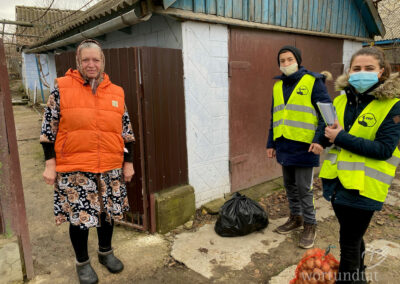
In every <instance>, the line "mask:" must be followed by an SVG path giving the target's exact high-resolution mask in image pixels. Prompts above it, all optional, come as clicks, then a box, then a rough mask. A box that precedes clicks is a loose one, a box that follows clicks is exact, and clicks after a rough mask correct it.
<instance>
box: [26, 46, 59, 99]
mask: <svg viewBox="0 0 400 284" xmlns="http://www.w3.org/2000/svg"><path fill="white" fill-rule="evenodd" d="M22 59H23V67H22V70H23V71H22V77H23V83H24V86H25V90H26V92H29V94H30V95H31V96H32V94H33V92H34V89H35V84H36V88H37V102H42V96H41V90H40V83H39V82H40V80H39V74H38V70H37V66H36V59H35V54H26V53H22ZM39 64H40V65H41V66H42V71H43V74H42V73H41V78H42V83H43V84H42V86H43V91H44V95H45V102H46V101H47V97H48V95H49V93H50V90H52V89H53V88H54V79H55V78H56V71H55V70H56V65H55V60H54V54H40V57H39ZM46 85H47V86H46ZM31 99H33V98H32V97H31Z"/></svg>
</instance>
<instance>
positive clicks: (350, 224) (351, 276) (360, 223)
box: [332, 202, 374, 284]
mask: <svg viewBox="0 0 400 284" xmlns="http://www.w3.org/2000/svg"><path fill="white" fill-rule="evenodd" d="M332 206H333V210H334V211H335V214H336V217H337V219H338V221H339V224H340V240H339V242H340V265H339V274H338V278H337V281H336V283H338V284H339V283H367V281H366V279H365V266H364V253H365V243H364V240H363V236H364V234H365V232H366V231H367V228H368V225H369V223H370V221H371V218H372V215H373V214H374V211H369V210H362V209H358V208H353V207H350V206H344V205H340V204H335V203H334V202H333V203H332Z"/></svg>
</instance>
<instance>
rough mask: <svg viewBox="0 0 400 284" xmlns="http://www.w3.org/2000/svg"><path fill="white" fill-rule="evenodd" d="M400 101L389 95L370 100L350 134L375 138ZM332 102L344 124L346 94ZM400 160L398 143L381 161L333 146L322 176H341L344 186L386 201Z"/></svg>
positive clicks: (374, 198)
mask: <svg viewBox="0 0 400 284" xmlns="http://www.w3.org/2000/svg"><path fill="white" fill-rule="evenodd" d="M398 101H399V99H387V100H373V101H372V102H370V103H369V104H368V105H367V106H366V107H365V109H364V110H363V111H362V112H361V114H360V115H359V116H358V118H357V120H356V121H355V122H354V124H353V126H352V127H351V129H350V131H349V134H351V135H354V136H357V137H361V138H364V139H368V140H371V141H373V140H375V135H376V132H377V131H378V129H379V127H380V125H381V124H382V122H383V121H384V120H385V118H386V116H387V115H388V113H389V111H390V110H391V109H392V107H393V106H394V105H395V104H396V103H397V102H398ZM333 104H334V106H335V108H336V112H337V115H338V120H339V123H340V125H342V126H343V125H344V111H345V108H346V104H347V96H346V95H345V94H343V95H340V96H338V97H337V98H336V99H335V100H334V102H333ZM399 163H400V151H399V150H398V149H397V147H396V149H395V150H394V152H393V154H392V157H391V158H389V159H387V160H386V161H382V160H376V159H372V158H367V157H365V156H362V155H358V154H355V153H352V152H350V151H347V150H345V149H340V148H338V147H336V146H334V147H332V148H331V149H330V151H329V152H328V154H327V156H326V159H325V160H324V163H323V165H322V168H321V171H320V174H319V176H320V177H321V178H326V179H334V178H336V177H338V178H339V180H340V182H341V183H342V185H343V187H344V188H347V189H355V190H358V191H359V192H360V195H362V196H365V197H368V198H370V199H373V200H376V201H379V202H384V201H385V199H386V195H387V193H388V189H389V187H390V185H391V183H392V181H393V178H394V176H395V173H396V168H397V166H398V165H399Z"/></svg>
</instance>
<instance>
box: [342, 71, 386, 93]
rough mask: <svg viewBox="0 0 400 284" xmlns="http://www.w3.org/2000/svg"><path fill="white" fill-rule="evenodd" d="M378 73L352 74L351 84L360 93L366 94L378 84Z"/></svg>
mask: <svg viewBox="0 0 400 284" xmlns="http://www.w3.org/2000/svg"><path fill="white" fill-rule="evenodd" d="M378 81H379V79H378V73H375V72H356V73H352V74H350V78H349V83H350V85H352V86H353V87H354V88H355V89H356V90H357V91H358V92H359V93H364V92H365V91H366V90H368V89H369V88H371V87H372V86H373V85H375V84H376V83H378Z"/></svg>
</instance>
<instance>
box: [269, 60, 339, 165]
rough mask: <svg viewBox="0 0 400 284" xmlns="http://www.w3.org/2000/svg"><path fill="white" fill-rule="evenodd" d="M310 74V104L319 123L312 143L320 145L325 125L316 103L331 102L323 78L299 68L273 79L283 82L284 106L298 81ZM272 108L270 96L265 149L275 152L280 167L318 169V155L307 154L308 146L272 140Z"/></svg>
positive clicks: (285, 140) (294, 142)
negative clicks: (311, 85) (269, 120)
mask: <svg viewBox="0 0 400 284" xmlns="http://www.w3.org/2000/svg"><path fill="white" fill-rule="evenodd" d="M305 74H310V75H312V76H314V77H315V78H316V79H315V83H314V87H313V90H312V94H311V102H312V104H313V106H314V108H315V110H316V111H317V113H318V116H319V121H318V128H317V130H316V132H315V136H314V139H313V143H318V144H321V143H323V140H324V139H325V138H324V129H325V123H324V121H323V119H322V118H321V116H320V115H319V110H318V107H317V105H316V103H317V102H332V100H331V98H330V96H329V94H328V91H327V89H326V87H325V76H324V75H322V74H319V73H314V72H310V71H308V70H306V69H305V68H304V67H302V66H301V67H300V68H299V70H298V71H297V72H296V73H294V74H292V75H290V76H286V75H284V74H282V75H280V76H277V77H275V78H274V79H279V80H282V81H283V85H282V89H283V97H284V100H285V104H286V103H287V102H288V100H289V98H290V95H291V94H292V92H293V90H294V87H295V86H296V85H297V83H298V82H299V81H300V79H301V78H302V77H303V76H304V75H305ZM273 108H274V100H273V96H272V105H271V122H270V129H269V135H268V143H267V148H274V149H275V150H276V160H277V161H278V163H279V164H281V165H282V166H297V167H318V166H319V155H315V154H314V153H312V152H308V149H309V148H310V144H308V143H303V142H298V141H294V140H289V139H286V138H284V137H280V138H278V139H276V141H274V140H273V138H274V135H273V127H272V123H273ZM325 144H326V143H325Z"/></svg>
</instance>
